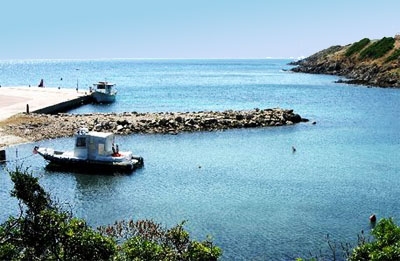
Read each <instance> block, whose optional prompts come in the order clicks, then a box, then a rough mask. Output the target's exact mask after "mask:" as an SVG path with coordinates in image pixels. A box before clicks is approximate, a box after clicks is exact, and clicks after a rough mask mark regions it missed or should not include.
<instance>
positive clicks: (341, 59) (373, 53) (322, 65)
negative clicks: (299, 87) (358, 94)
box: [290, 35, 400, 88]
mask: <svg viewBox="0 0 400 261" xmlns="http://www.w3.org/2000/svg"><path fill="white" fill-rule="evenodd" d="M388 40H392V41H393V43H392V45H390V46H389V48H390V49H388V50H387V51H386V52H385V53H383V54H379V52H380V51H381V48H379V46H381V45H379V44H380V43H382V42H387V41H388ZM362 41H364V42H368V41H369V42H368V44H367V45H366V46H365V47H363V48H360V50H357V51H355V52H351V51H352V50H354V48H355V47H357V46H359V44H360V42H362ZM364 51H369V52H364ZM364 53H367V55H364V56H363V54H364ZM368 55H369V56H368ZM365 56H366V57H365ZM290 65H295V66H296V67H294V68H292V69H291V71H293V72H301V73H312V74H330V75H338V76H343V77H345V78H346V79H340V80H339V81H338V82H341V83H348V84H361V85H366V86H376V87H383V88H400V71H399V68H400V35H396V36H395V37H394V38H390V39H389V38H386V37H384V38H383V39H381V40H379V41H378V40H371V41H370V40H369V39H367V38H366V39H363V40H361V41H359V42H356V43H353V44H351V45H346V46H340V45H336V46H331V47H329V48H327V49H324V50H322V51H319V52H317V53H315V54H313V55H311V56H309V57H307V58H305V59H302V60H299V61H295V62H291V63H290Z"/></svg>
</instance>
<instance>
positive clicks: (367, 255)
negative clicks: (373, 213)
mask: <svg viewBox="0 0 400 261" xmlns="http://www.w3.org/2000/svg"><path fill="white" fill-rule="evenodd" d="M371 234H372V235H373V236H374V238H375V240H374V241H372V242H362V243H360V244H359V245H358V246H357V247H356V248H355V249H354V250H353V253H352V255H351V256H350V258H349V260H350V261H356V260H377V261H378V260H382V261H391V260H393V261H394V260H400V227H399V226H397V225H396V224H395V223H394V221H393V219H392V218H389V219H381V220H380V221H379V222H378V224H377V225H376V226H375V228H374V229H373V230H372V232H371Z"/></svg>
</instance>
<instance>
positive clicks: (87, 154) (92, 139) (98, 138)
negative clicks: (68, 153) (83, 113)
mask: <svg viewBox="0 0 400 261" xmlns="http://www.w3.org/2000/svg"><path fill="white" fill-rule="evenodd" d="M117 146H118V145H117ZM117 150H118V148H114V134H113V133H105V132H89V131H88V129H87V128H81V129H79V131H78V132H77V133H76V135H75V148H74V156H75V157H77V158H86V159H89V160H95V159H96V158H98V156H110V155H115V154H116V153H118V151H117Z"/></svg>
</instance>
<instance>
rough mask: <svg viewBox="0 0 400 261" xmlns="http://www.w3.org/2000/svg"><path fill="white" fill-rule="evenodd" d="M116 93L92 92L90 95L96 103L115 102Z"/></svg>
mask: <svg viewBox="0 0 400 261" xmlns="http://www.w3.org/2000/svg"><path fill="white" fill-rule="evenodd" d="M115 96H116V94H108V93H102V92H97V91H95V92H93V93H92V97H93V99H94V100H95V101H96V102H97V103H113V102H115Z"/></svg>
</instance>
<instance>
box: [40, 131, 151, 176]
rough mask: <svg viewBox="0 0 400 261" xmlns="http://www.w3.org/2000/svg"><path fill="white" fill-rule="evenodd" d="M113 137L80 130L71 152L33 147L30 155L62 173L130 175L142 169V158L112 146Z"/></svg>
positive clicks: (103, 133) (115, 145)
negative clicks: (121, 173)
mask: <svg viewBox="0 0 400 261" xmlns="http://www.w3.org/2000/svg"><path fill="white" fill-rule="evenodd" d="M114 139H115V137H114V134H113V133H106V132H95V131H88V129H87V128H80V129H79V130H78V131H77V132H76V134H75V147H74V150H73V151H58V150H54V149H53V148H42V147H39V146H35V147H34V150H33V152H34V153H35V154H39V155H40V156H42V157H43V158H44V159H45V160H46V161H48V162H49V164H48V166H49V167H50V168H51V167H55V168H57V169H64V170H72V171H74V170H78V171H81V170H84V171H85V172H86V171H88V172H93V171H98V173H100V174H101V173H103V172H104V171H106V172H110V171H111V172H132V171H133V170H135V169H137V168H139V167H141V166H143V158H142V157H140V156H136V155H133V154H132V152H131V151H119V147H118V144H115V143H114Z"/></svg>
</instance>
